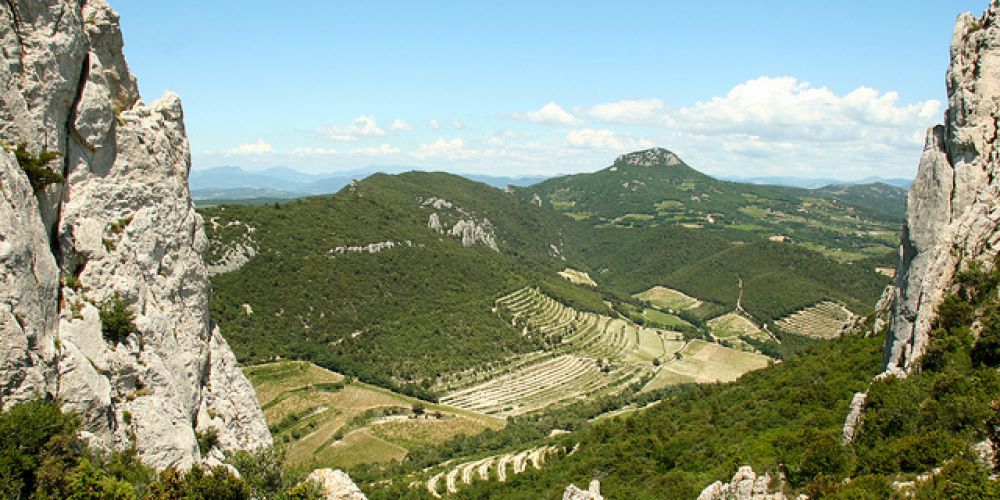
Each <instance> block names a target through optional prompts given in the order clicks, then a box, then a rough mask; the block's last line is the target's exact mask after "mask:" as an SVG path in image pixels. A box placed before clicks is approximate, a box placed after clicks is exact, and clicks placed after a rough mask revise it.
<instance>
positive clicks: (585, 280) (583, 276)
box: [559, 267, 597, 286]
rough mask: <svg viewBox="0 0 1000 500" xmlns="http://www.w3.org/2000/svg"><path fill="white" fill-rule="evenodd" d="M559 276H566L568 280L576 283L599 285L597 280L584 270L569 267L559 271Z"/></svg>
mask: <svg viewBox="0 0 1000 500" xmlns="http://www.w3.org/2000/svg"><path fill="white" fill-rule="evenodd" d="M559 276H562V277H563V278H566V279H567V280H569V282H570V283H572V284H574V285H587V286H597V282H595V281H594V279H593V278H591V277H590V275H589V274H587V273H585V272H583V271H577V270H576V269H572V268H569V267H567V268H566V269H563V270H562V271H559Z"/></svg>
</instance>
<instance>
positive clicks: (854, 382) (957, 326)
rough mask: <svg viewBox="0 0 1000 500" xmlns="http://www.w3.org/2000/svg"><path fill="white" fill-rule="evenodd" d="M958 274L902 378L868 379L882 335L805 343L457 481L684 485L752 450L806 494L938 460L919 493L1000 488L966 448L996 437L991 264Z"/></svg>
mask: <svg viewBox="0 0 1000 500" xmlns="http://www.w3.org/2000/svg"><path fill="white" fill-rule="evenodd" d="M957 281H958V284H959V287H958V291H957V293H955V294H953V295H951V296H949V297H948V298H947V299H946V300H945V301H944V304H943V305H942V306H941V307H940V309H939V319H938V321H937V325H936V328H935V330H934V333H933V336H932V339H931V342H930V345H929V348H928V350H927V353H926V354H925V355H924V356H923V358H922V359H921V364H920V369H919V370H917V371H916V372H915V373H913V374H911V375H910V376H908V377H907V378H905V379H898V378H894V377H888V378H884V379H881V380H879V381H876V382H874V383H872V382H871V380H872V377H873V376H874V375H875V374H876V373H877V372H878V370H879V368H880V366H881V365H880V361H881V356H880V347H881V338H858V337H846V338H842V339H838V340H834V341H831V342H828V343H823V344H818V345H814V346H811V347H806V348H804V349H803V350H802V351H800V352H799V353H798V354H797V355H795V356H793V357H791V358H790V359H789V360H787V361H786V362H785V363H783V364H781V365H778V366H774V367H772V368H768V369H765V370H761V371H758V372H753V373H750V374H748V375H746V376H744V377H743V378H742V379H740V380H739V381H738V382H736V383H733V384H726V385H714V386H694V387H688V388H686V389H684V390H682V391H681V392H680V393H679V394H676V395H673V396H671V397H669V398H667V399H665V400H664V402H662V403H660V404H658V405H656V406H654V407H653V408H651V409H649V410H647V411H643V412H641V413H637V414H634V415H631V416H626V417H621V418H614V419H612V420H609V421H603V422H598V423H596V424H594V425H590V426H587V427H585V428H584V429H582V430H581V431H580V432H577V433H574V434H572V435H570V436H567V437H565V438H564V439H565V444H568V445H572V444H575V443H577V442H578V443H580V448H579V451H578V452H577V453H575V454H573V455H572V456H568V457H566V458H563V459H561V460H559V461H557V462H555V463H553V464H551V465H549V466H547V467H546V469H545V470H543V471H529V472H528V473H526V474H523V475H520V476H516V477H513V478H511V479H510V480H509V481H508V482H507V483H504V484H498V483H485V482H481V483H474V484H473V485H472V486H470V487H469V488H468V489H466V490H463V494H464V495H468V496H469V497H474V498H539V497H542V498H545V497H555V496H557V495H558V494H559V492H561V491H562V489H563V488H564V487H565V486H566V485H567V484H569V483H571V482H572V483H576V484H586V482H587V481H589V480H590V479H591V478H593V477H598V478H601V480H602V490H603V491H604V492H605V494H606V495H607V496H608V497H611V498H694V497H696V496H697V495H698V492H699V491H700V490H701V488H703V487H705V486H706V485H708V484H709V483H711V482H712V481H714V480H718V479H721V480H728V478H729V477H730V476H731V475H732V474H733V472H734V471H735V469H736V468H737V467H738V466H740V465H745V464H750V465H752V466H753V467H754V469H755V470H758V471H771V472H772V474H782V475H784V476H785V477H786V479H787V483H788V488H789V489H790V490H792V491H793V492H801V493H806V494H808V495H809V496H810V497H811V498H887V497H889V496H892V495H893V489H892V486H891V485H892V483H893V482H894V481H906V480H913V479H914V478H915V477H916V476H917V475H918V474H923V473H927V472H930V471H933V470H935V469H936V468H938V467H940V470H939V471H938V472H936V473H934V474H932V476H931V478H930V480H928V481H924V482H919V481H918V482H917V483H916V485H915V487H914V489H913V493H914V495H915V496H916V497H917V498H997V497H1000V488H998V486H997V483H996V482H994V481H991V480H990V479H989V473H990V472H991V471H988V470H985V469H983V468H982V466H981V465H979V464H978V463H977V461H976V458H975V455H974V453H973V452H972V451H971V447H972V445H973V444H975V443H978V442H980V441H983V440H986V439H990V440H993V441H994V442H996V440H997V438H998V437H1000V436H998V433H997V431H996V429H998V428H1000V426H998V425H1000V404H998V403H997V401H998V396H1000V375H998V372H997V366H998V365H1000V299H998V297H997V283H998V282H1000V273H998V272H997V271H992V272H985V271H983V270H982V268H981V267H980V266H977V265H973V266H971V268H970V269H969V270H967V271H964V272H962V273H960V274H959V275H958V279H957ZM973 323H976V324H977V325H981V330H980V331H979V333H978V335H974V334H973V333H972V329H971V327H972V325H973ZM869 386H870V387H869ZM865 389H867V390H868V393H869V398H868V404H867V406H866V410H865V413H864V417H863V420H862V424H861V427H860V429H859V432H860V435H859V437H858V439H857V441H856V443H854V444H848V445H845V444H842V442H841V437H840V431H841V426H842V424H843V420H844V416H845V415H846V414H847V407H848V404H849V401H850V399H851V397H852V395H853V393H854V392H857V391H862V390H865ZM411 494H413V495H416V496H420V495H419V494H417V493H411Z"/></svg>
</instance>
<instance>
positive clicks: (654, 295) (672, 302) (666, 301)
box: [634, 286, 701, 311]
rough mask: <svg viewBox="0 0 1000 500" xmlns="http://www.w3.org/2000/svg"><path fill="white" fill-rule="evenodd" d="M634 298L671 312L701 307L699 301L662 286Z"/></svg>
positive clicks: (638, 294)
mask: <svg viewBox="0 0 1000 500" xmlns="http://www.w3.org/2000/svg"><path fill="white" fill-rule="evenodd" d="M634 297H635V298H637V299H639V300H645V301H646V302H649V303H650V304H653V305H654V306H656V307H659V308H661V309H667V310H671V311H683V310H684V309H693V308H695V307H698V306H699V305H701V301H700V300H698V299H696V298H694V297H691V296H688V295H685V294H684V293H682V292H679V291H677V290H674V289H672V288H667V287H663V286H654V287H653V288H650V289H649V290H646V291H645V292H641V293H637V294H635V295H634Z"/></svg>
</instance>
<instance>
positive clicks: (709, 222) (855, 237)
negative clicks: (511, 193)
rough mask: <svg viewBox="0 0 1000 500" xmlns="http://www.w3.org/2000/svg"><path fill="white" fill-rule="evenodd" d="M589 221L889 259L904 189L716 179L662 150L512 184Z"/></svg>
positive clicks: (844, 257) (840, 256) (841, 256)
mask: <svg viewBox="0 0 1000 500" xmlns="http://www.w3.org/2000/svg"><path fill="white" fill-rule="evenodd" d="M515 192H516V193H517V194H518V196H520V197H521V198H522V199H523V200H525V201H534V202H535V203H537V204H542V205H544V206H550V207H552V208H554V209H556V210H558V211H560V212H562V213H564V214H565V215H567V216H569V217H572V218H574V219H577V220H583V221H586V222H588V223H590V224H592V225H594V226H597V227H607V226H618V227H629V228H640V227H650V226H658V225H677V226H683V227H687V228H691V229H700V230H704V231H706V232H715V233H719V234H722V235H724V236H725V237H727V238H729V239H734V240H747V239H766V238H775V239H788V240H790V241H791V242H792V243H794V244H796V245H799V246H802V247H804V248H810V249H813V250H817V251H819V252H822V253H824V254H826V255H828V256H830V257H833V258H835V259H837V260H841V261H845V262H850V261H858V260H864V259H870V258H881V259H883V260H884V259H889V260H891V259H893V258H894V257H893V256H894V255H895V245H896V242H897V237H898V232H899V227H900V226H901V224H902V214H903V211H904V210H905V191H903V190H902V189H899V188H895V187H891V186H887V185H881V184H874V185H861V186H839V187H830V188H823V189H818V190H807V189H799V188H791V187H784V186H767V185H755V184H742V183H737V182H728V181H721V180H718V179H715V178H713V177H710V176H708V175H705V174H703V173H701V172H698V171H697V170H695V169H693V168H691V167H690V166H688V165H687V164H686V163H684V161H683V160H681V159H680V158H679V157H678V156H677V155H675V154H674V153H671V152H670V151H667V150H665V149H650V150H645V151H638V152H635V153H629V154H627V155H622V156H620V157H619V158H618V159H617V160H615V162H614V163H613V164H612V165H611V166H609V167H607V168H605V169H603V170H600V171H598V172H594V173H589V174H577V175H568V176H564V177H557V178H554V179H549V180H547V181H544V182H541V183H539V184H536V185H534V186H531V187H527V188H517V189H516V191H515Z"/></svg>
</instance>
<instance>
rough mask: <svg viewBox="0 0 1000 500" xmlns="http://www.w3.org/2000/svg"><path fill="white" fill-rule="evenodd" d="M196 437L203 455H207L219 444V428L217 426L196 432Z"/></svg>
mask: <svg viewBox="0 0 1000 500" xmlns="http://www.w3.org/2000/svg"><path fill="white" fill-rule="evenodd" d="M195 437H196V438H197V439H198V449H199V450H201V454H202V455H207V454H208V452H209V451H211V450H212V448H215V447H216V445H218V444H219V430H218V429H216V428H215V427H209V428H207V429H205V430H203V431H201V432H195Z"/></svg>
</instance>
